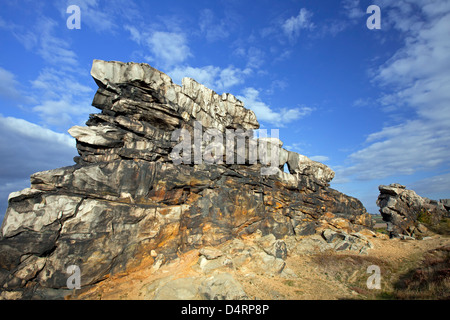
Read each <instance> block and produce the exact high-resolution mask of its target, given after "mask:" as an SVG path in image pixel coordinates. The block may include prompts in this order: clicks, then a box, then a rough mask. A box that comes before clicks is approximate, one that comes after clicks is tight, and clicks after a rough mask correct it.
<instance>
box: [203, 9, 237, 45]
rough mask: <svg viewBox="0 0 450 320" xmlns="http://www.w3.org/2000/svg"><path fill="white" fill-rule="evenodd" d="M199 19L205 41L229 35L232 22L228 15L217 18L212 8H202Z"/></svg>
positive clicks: (216, 39) (220, 38)
mask: <svg viewBox="0 0 450 320" xmlns="http://www.w3.org/2000/svg"><path fill="white" fill-rule="evenodd" d="M199 20H200V21H199V26H200V31H201V33H202V34H204V36H205V38H206V40H207V41H209V42H215V41H218V40H223V39H226V38H228V37H229V36H230V32H231V29H232V26H233V23H232V22H231V21H229V18H228V17H225V18H222V19H218V18H217V17H216V16H215V15H214V13H213V11H212V10H210V9H203V10H202V11H201V12H200V19H199Z"/></svg>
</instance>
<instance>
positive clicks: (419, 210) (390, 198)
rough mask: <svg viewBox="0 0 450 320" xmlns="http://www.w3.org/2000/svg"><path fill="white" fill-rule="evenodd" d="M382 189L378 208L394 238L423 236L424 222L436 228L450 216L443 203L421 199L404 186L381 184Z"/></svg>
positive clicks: (425, 229) (380, 188) (424, 230)
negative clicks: (442, 220)
mask: <svg viewBox="0 0 450 320" xmlns="http://www.w3.org/2000/svg"><path fill="white" fill-rule="evenodd" d="M379 190H380V195H379V196H378V199H377V205H378V207H380V213H381V215H382V217H383V220H384V221H386V222H387V225H388V228H387V230H388V231H389V233H390V236H391V237H400V238H405V239H414V238H417V237H419V238H420V237H423V236H424V234H425V233H426V231H427V228H426V227H425V226H424V225H423V224H422V223H421V222H423V223H426V224H429V225H435V224H437V223H439V221H440V220H441V219H442V217H443V216H444V215H445V214H446V213H447V210H446V209H445V207H444V205H443V204H442V203H441V202H438V201H435V200H430V199H428V198H425V197H421V196H419V195H417V194H416V193H415V192H414V191H413V190H408V189H406V187H405V186H404V185H401V184H398V183H392V184H390V185H388V186H385V185H380V186H379Z"/></svg>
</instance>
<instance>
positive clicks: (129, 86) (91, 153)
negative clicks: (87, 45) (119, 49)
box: [0, 60, 372, 299]
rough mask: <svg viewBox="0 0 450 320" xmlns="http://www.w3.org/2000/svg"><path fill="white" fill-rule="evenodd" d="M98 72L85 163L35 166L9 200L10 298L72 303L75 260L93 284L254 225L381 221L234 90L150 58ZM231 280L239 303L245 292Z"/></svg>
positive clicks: (82, 135)
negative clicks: (268, 127) (274, 133)
mask: <svg viewBox="0 0 450 320" xmlns="http://www.w3.org/2000/svg"><path fill="white" fill-rule="evenodd" d="M91 74H92V76H93V78H94V80H95V81H96V83H97V84H98V86H99V89H98V91H97V93H96V95H95V97H94V100H93V105H94V106H95V107H97V108H99V109H100V110H101V113H99V114H93V115H91V116H90V118H89V120H88V121H87V123H86V124H87V127H79V126H75V127H73V128H71V129H70V130H69V133H70V134H71V135H72V136H73V137H74V138H75V139H76V141H77V149H78V153H79V156H78V157H76V158H75V159H74V160H75V162H76V164H75V165H72V166H69V167H64V168H59V169H55V170H50V171H45V172H38V173H35V174H33V175H32V176H31V188H28V189H25V190H22V191H19V192H15V193H12V194H11V195H10V197H9V199H8V204H9V206H8V209H7V212H6V215H5V219H4V221H3V225H2V229H1V238H0V290H2V292H3V293H4V294H3V295H2V296H4V297H6V296H14V297H16V298H22V299H42V298H44V299H52V298H55V299H58V298H63V297H64V296H65V295H67V294H68V293H70V292H71V290H69V288H68V282H67V281H68V277H69V276H70V274H67V273H66V271H67V268H68V267H69V266H72V265H75V266H78V267H79V269H80V280H81V287H82V288H88V287H89V286H92V285H94V284H96V283H98V282H100V281H102V280H104V279H105V278H107V277H108V276H109V275H113V274H117V273H120V272H124V271H126V270H129V269H130V268H137V267H139V266H140V265H141V264H142V263H143V262H146V263H147V264H148V262H149V261H150V262H151V263H153V266H154V268H155V270H157V269H158V268H159V266H160V265H161V264H162V263H166V262H168V261H171V260H173V259H176V258H177V256H178V255H179V254H180V253H183V252H187V251H189V250H192V249H200V248H204V247H214V246H218V245H220V244H223V243H225V242H227V241H232V240H233V239H237V238H239V237H242V236H246V235H249V234H253V233H255V232H261V234H262V235H263V236H266V235H272V236H273V237H274V239H282V238H284V237H289V236H291V237H293V236H307V235H314V234H316V233H318V234H321V232H322V230H323V228H324V226H330V227H331V228H334V229H336V228H339V229H340V230H342V232H346V233H349V234H350V233H352V232H357V231H359V230H361V229H363V228H366V227H369V228H370V227H371V226H372V221H371V219H370V216H369V215H368V214H367V212H366V210H365V209H364V207H363V206H362V204H361V202H360V201H359V200H357V199H355V198H352V197H349V196H346V195H344V194H342V193H340V192H338V191H336V190H333V189H331V188H329V182H330V181H331V179H333V177H334V172H333V171H332V170H331V169H330V168H328V167H327V166H325V165H323V164H321V163H318V162H315V161H312V160H310V159H308V158H307V157H305V156H303V155H299V154H297V153H294V152H290V151H287V150H285V149H283V148H281V146H282V142H281V141H279V140H278V139H276V138H273V137H272V138H260V139H254V138H253V131H252V130H254V129H257V128H259V124H258V122H257V120H256V117H255V114H254V113H253V112H252V111H251V110H248V109H246V108H244V105H243V103H242V102H241V101H239V100H238V99H236V98H235V97H234V96H233V95H231V94H226V93H224V94H222V95H219V94H217V93H215V92H214V91H212V90H210V89H208V88H206V87H204V86H203V85H201V84H198V83H197V82H195V81H194V80H193V79H188V78H185V79H183V82H182V86H179V85H176V84H174V83H173V82H172V80H171V79H170V78H169V77H168V76H167V75H165V74H164V73H162V72H160V71H158V70H156V69H154V68H152V67H150V66H149V65H147V64H137V63H122V62H115V61H111V62H106V61H100V60H94V62H93V66H92V71H91ZM230 132H231V133H234V134H235V136H232V135H231V136H229V135H228V136H227V134H229V133H230ZM242 136H244V138H243V140H241V141H244V142H246V144H245V145H244V147H242V145H241V146H239V137H242ZM180 137H182V139H181V138H180ZM191 137H193V140H190V138H191ZM199 137H200V139H196V138H199ZM211 137H213V138H214V139H211ZM230 137H231V138H230ZM229 141H234V142H235V144H234V145H232V146H231V147H229V145H228V144H226V142H229ZM224 145H226V147H227V148H226V150H225V151H224V148H223V147H222V146H224ZM274 146H275V148H274ZM221 147H222V148H221ZM255 148H256V150H257V154H258V156H259V157H256V160H255V157H253V156H254V153H255ZM220 151H224V152H223V153H221V152H220ZM180 152H182V155H180ZM199 155H200V157H199ZM252 157H253V158H252ZM211 159H212V160H213V161H211ZM284 164H287V165H288V168H289V171H290V173H285V172H283V171H282V170H281V169H280V168H282V167H283V166H284ZM267 169H269V170H268V172H264V170H266V171H267ZM330 239H331V240H330ZM336 239H337V240H339V241H340V242H339V243H341V242H342V244H343V243H347V244H346V246H348V247H351V246H352V244H355V243H358V241H356V240H357V239H356V240H355V239H353V238H352V237H350V236H348V237H347V236H345V235H344V236H342V235H341V236H331V238H329V239H328V238H327V239H326V241H331V242H333V243H334V241H335V240H336ZM337 240H336V241H337ZM331 242H330V243H331ZM333 246H334V245H333ZM355 246H356V244H355V245H354V246H353V247H354V248H360V247H358V246H356V247H355ZM346 248H347V247H346ZM341 249H345V248H341ZM205 250H206V249H205ZM268 250H269V249H268ZM354 250H357V249H354ZM358 250H359V249H358ZM283 252H284V248H283V245H282V244H281V243H278V244H276V243H275V244H274V245H273V246H272V247H271V248H270V252H269V253H267V255H269V256H270V257H274V259H280V260H282V257H283V255H284V253H283ZM204 255H205V259H208V256H210V257H211V256H214V255H215V253H214V252H213V253H208V252H207V251H205V254H204ZM216 258H217V259H221V257H216ZM216 258H214V259H216ZM261 259H262V261H264V263H265V262H267V261H266V260H267V259H269V260H270V259H271V258H267V257H265V256H264V255H263V254H261ZM264 259H266V260H264ZM277 261H278V260H274V263H275V262H277ZM269 262H270V261H269ZM269 262H267V263H269ZM278 262H279V261H278ZM270 263H272V262H270ZM274 268H277V265H276V263H275V265H274ZM223 277H224V278H223V279H211V281H210V282H211V284H210V283H209V282H208V281H209V280H208V281H206V282H204V283H203V284H204V285H206V286H209V287H208V289H207V290H206V289H205V290H206V291H204V293H202V294H203V297H210V298H214V297H216V295H217V294H219V293H218V292H216V291H217V290H215V289H214V288H215V286H216V285H217V286H219V284H223V283H224V281H225V282H226V281H228V280H227V276H223ZM227 283H228V282H227ZM233 288H235V293H234V294H233V295H232V296H233V297H244V296H245V295H244V294H242V292H241V291H240V289H239V288H237V287H236V286H233ZM236 288H237V289H236ZM169 291H170V290H169ZM202 292H203V291H202ZM166 293H167V292H166ZM166 293H164V294H166ZM160 294H161V295H164V294H163V293H160ZM195 294H197V293H195Z"/></svg>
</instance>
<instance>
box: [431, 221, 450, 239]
mask: <svg viewBox="0 0 450 320" xmlns="http://www.w3.org/2000/svg"><path fill="white" fill-rule="evenodd" d="M427 227H428V229H430V230H431V231H433V232H434V233H437V234H440V235H443V236H446V237H448V236H450V218H446V217H444V218H442V219H441V221H440V222H439V223H438V224H436V225H434V226H427Z"/></svg>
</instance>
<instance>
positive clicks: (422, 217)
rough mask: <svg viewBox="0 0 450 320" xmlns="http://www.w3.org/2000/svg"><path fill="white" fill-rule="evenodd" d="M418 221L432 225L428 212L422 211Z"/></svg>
mask: <svg viewBox="0 0 450 320" xmlns="http://www.w3.org/2000/svg"><path fill="white" fill-rule="evenodd" d="M417 221H419V222H420V223H423V224H426V225H431V223H432V221H431V213H430V212H428V211H427V210H421V211H420V212H419V214H418V216H417Z"/></svg>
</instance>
